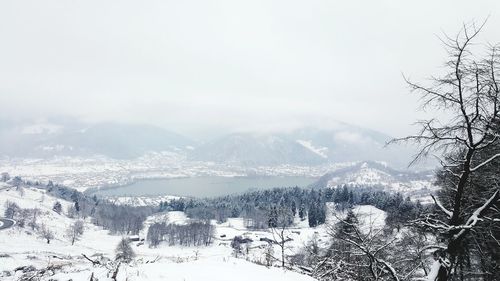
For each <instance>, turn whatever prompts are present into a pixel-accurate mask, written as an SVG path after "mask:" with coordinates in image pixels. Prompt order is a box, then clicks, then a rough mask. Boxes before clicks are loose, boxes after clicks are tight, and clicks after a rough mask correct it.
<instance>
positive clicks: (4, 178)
mask: <svg viewBox="0 0 500 281" xmlns="http://www.w3.org/2000/svg"><path fill="white" fill-rule="evenodd" d="M0 180H1V181H3V182H7V181H8V180H10V175H9V173H7V172H3V173H2V174H1V175H0Z"/></svg>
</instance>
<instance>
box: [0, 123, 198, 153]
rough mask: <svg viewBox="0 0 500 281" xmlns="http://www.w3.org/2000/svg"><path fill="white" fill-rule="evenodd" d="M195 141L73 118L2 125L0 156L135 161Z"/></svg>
mask: <svg viewBox="0 0 500 281" xmlns="http://www.w3.org/2000/svg"><path fill="white" fill-rule="evenodd" d="M191 145H194V142H193V141H191V140H189V139H188V138H186V137H183V136H180V135H178V134H176V133H172V132H169V131H167V130H164V129H162V128H158V127H154V126H149V125H128V124H118V123H97V124H85V123H81V122H78V121H75V120H73V119H63V120H61V119H58V120H57V121H55V120H44V121H37V122H18V123H14V122H5V121H4V122H0V156H10V157H46V156H54V155H65V156H91V155H96V154H99V155H104V156H108V157H111V158H117V159H124V158H135V157H139V156H142V155H144V153H146V152H148V151H174V150H182V149H185V148H186V147H189V146H191Z"/></svg>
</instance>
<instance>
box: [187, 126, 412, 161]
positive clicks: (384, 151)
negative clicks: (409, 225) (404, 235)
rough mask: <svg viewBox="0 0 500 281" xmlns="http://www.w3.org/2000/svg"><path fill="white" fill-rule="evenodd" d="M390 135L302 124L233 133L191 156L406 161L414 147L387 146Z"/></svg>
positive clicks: (250, 158) (345, 127) (248, 159)
mask: <svg viewBox="0 0 500 281" xmlns="http://www.w3.org/2000/svg"><path fill="white" fill-rule="evenodd" d="M391 139H392V138H391V137H390V136H388V135H384V134H382V133H380V132H376V131H373V130H368V129H363V128H359V127H355V126H351V125H348V124H339V125H338V126H337V127H336V128H334V129H329V130H322V129H316V128H303V129H298V130H295V131H292V132H289V133H269V134H258V133H239V134H231V135H228V136H224V137H221V138H218V139H216V140H214V141H211V142H208V143H205V144H203V145H201V146H198V147H197V148H196V149H195V150H194V151H193V152H192V153H191V154H190V157H191V158H192V159H195V160H203V161H216V162H228V163H240V164H244V165H251V166H252V165H275V164H299V165H300V164H302V165H316V164H325V163H339V162H357V161H364V160H372V161H385V162H389V163H391V165H394V166H398V167H399V166H405V165H407V164H408V162H409V161H410V158H411V155H412V154H413V151H412V150H411V149H408V148H404V147H400V146H391V147H385V144H386V142H387V141H389V140H391Z"/></svg>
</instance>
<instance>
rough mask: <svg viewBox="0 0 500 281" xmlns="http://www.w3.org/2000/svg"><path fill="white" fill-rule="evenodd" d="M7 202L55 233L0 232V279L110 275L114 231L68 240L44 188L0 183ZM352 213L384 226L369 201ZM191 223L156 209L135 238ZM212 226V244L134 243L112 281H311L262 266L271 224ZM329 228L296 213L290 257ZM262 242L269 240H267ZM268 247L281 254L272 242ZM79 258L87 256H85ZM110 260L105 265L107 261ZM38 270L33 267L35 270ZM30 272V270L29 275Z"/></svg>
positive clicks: (334, 216)
mask: <svg viewBox="0 0 500 281" xmlns="http://www.w3.org/2000/svg"><path fill="white" fill-rule="evenodd" d="M7 202H10V203H15V204H17V205H18V206H19V207H20V208H22V209H24V208H37V209H39V213H38V217H37V223H38V224H40V225H44V226H45V227H47V228H48V229H50V230H51V231H53V234H54V237H53V238H52V239H51V241H50V243H47V242H46V240H45V239H44V238H43V237H42V236H40V234H39V231H37V230H35V229H31V228H30V227H29V226H24V227H20V226H13V227H10V228H8V229H4V230H0V279H2V280H18V279H19V278H21V277H22V276H26V274H28V275H29V274H35V272H37V273H36V274H38V275H37V276H38V277H37V278H39V279H37V280H67V279H72V280H75V281H76V280H90V276H93V278H97V279H98V280H111V276H110V270H109V268H111V266H112V260H113V259H114V251H115V247H116V245H117V244H118V242H119V241H120V240H121V238H122V236H120V235H110V234H109V233H108V231H105V230H103V229H102V228H100V227H97V226H95V225H93V224H91V223H90V220H89V219H88V218H87V219H86V220H85V222H84V233H83V235H82V236H81V238H79V239H78V240H77V241H75V243H74V245H71V242H70V240H69V239H68V236H67V229H68V227H69V226H70V225H71V224H72V223H74V222H75V221H76V219H72V218H69V217H67V216H66V215H65V213H66V210H67V209H68V208H70V207H71V206H72V203H71V202H68V201H65V200H61V199H58V198H54V197H52V196H51V195H49V194H48V193H46V191H45V190H40V189H36V188H21V189H17V188H15V187H12V186H10V185H8V184H2V185H1V186H0V213H1V214H3V213H4V212H5V208H6V206H7ZM56 202H60V203H61V205H62V212H61V213H60V214H59V213H57V212H56V211H55V210H54V209H53V206H54V204H55V203H56ZM353 212H355V213H356V214H357V216H358V217H359V220H360V227H361V230H362V231H364V230H363V229H365V230H367V231H368V230H370V229H374V228H375V229H376V228H380V227H383V226H384V223H385V222H384V220H385V213H384V212H383V211H381V210H378V209H377V208H375V207H372V206H355V207H354V208H353ZM344 216H345V212H338V211H335V210H334V206H333V205H332V204H329V205H328V212H327V221H328V222H329V223H330V224H332V225H333V224H334V223H336V222H338V218H342V217H344ZM189 221H190V219H189V218H187V216H186V214H184V213H183V212H178V211H171V212H164V213H157V214H154V215H152V216H150V217H149V218H148V219H147V220H146V222H145V224H144V228H143V230H142V231H140V233H139V236H138V237H139V238H138V239H142V238H145V236H146V233H147V231H148V227H149V226H150V225H151V224H153V223H158V222H166V223H172V224H187V223H188V222H189ZM212 224H213V225H214V227H215V233H214V240H215V241H214V243H212V245H210V246H202V247H194V246H193V247H186V246H169V245H168V244H166V243H162V244H160V245H159V246H158V247H152V248H151V247H148V244H147V242H146V244H144V242H143V241H140V240H139V241H137V242H132V249H133V251H134V252H135V254H136V257H135V258H134V259H133V261H132V262H130V263H129V264H123V265H121V266H119V271H118V274H117V277H116V280H119V281H124V280H137V281H139V280H162V279H165V278H167V279H168V280H179V281H181V280H192V281H196V280H204V281H205V280H214V281H221V280H262V281H267V280H269V281H274V280H293V281H312V280H314V279H313V278H311V277H309V276H306V275H303V274H300V273H297V272H293V271H290V270H283V269H281V268H278V267H274V266H270V267H266V266H263V265H262V264H263V263H264V262H265V261H264V256H265V253H266V251H268V250H267V249H268V245H270V244H269V243H268V242H267V241H269V239H273V237H274V236H273V235H274V234H273V232H272V231H271V230H270V229H262V230H252V229H247V228H246V227H245V223H244V221H243V219H241V218H230V219H228V221H227V222H225V223H216V222H215V221H213V222H212ZM329 229H330V227H329V226H328V225H319V226H317V227H314V228H311V227H309V226H308V223H307V220H305V221H303V220H300V219H299V218H298V217H297V218H295V223H294V225H293V226H291V227H290V228H288V229H287V233H288V234H287V235H288V237H289V238H290V239H291V240H290V242H289V244H287V246H288V247H287V249H286V254H287V255H290V256H293V255H294V254H295V253H297V252H299V251H301V250H302V249H303V247H304V245H306V244H307V243H308V241H310V240H311V239H312V238H313V237H316V239H319V241H320V242H319V243H320V244H321V245H324V247H326V245H327V242H328V241H329V234H328V233H329ZM235 236H241V237H244V238H245V239H251V241H253V242H251V244H248V245H249V247H248V249H247V250H245V251H247V252H246V253H243V254H241V256H239V257H238V258H235V256H234V250H233V248H232V247H231V245H230V244H231V241H232V239H233V237H235ZM266 239H267V240H266ZM274 247H275V249H274V252H275V253H279V248H278V246H277V245H275V246H274ZM84 255H85V256H84ZM89 259H91V260H94V261H99V263H100V265H92V263H91V262H90V261H89ZM273 263H274V262H273ZM105 264H108V267H107V266H106V265H105ZM35 269H36V270H41V269H45V270H43V271H34V270H35ZM30 272H33V273H30Z"/></svg>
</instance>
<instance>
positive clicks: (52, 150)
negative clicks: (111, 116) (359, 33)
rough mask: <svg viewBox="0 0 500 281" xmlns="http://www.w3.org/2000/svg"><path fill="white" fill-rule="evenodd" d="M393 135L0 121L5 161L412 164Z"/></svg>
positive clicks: (343, 128)
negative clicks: (188, 133)
mask: <svg viewBox="0 0 500 281" xmlns="http://www.w3.org/2000/svg"><path fill="white" fill-rule="evenodd" d="M390 139H391V137H390V136H388V135H385V134H383V133H380V132H377V131H373V130H369V129H364V128H359V127H356V126H352V125H349V124H345V123H338V124H335V126H334V127H333V128H331V129H317V128H312V127H306V128H301V129H297V130H294V131H291V132H272V133H255V132H246V133H233V134H229V135H226V136H222V137H219V138H216V139H215V140H212V141H208V142H205V143H203V144H199V143H197V142H195V141H192V140H190V139H188V138H186V137H183V136H181V135H178V134H176V133H173V132H170V131H168V130H165V129H163V128H159V127H154V126H150V125H130V124H119V123H96V124H87V123H83V122H79V121H77V120H75V119H71V118H69V119H64V118H58V119H56V120H53V119H48V120H42V121H36V122H32V121H31V122H6V121H3V122H2V121H1V120H0V157H1V156H9V157H19V158H38V157H42V158H43V157H51V156H78V157H89V156H95V155H103V156H106V157H110V158H114V159H132V158H137V157H140V156H143V155H144V154H146V153H148V152H163V151H169V152H176V153H178V154H179V155H181V156H182V157H187V159H189V160H194V161H204V162H216V163H224V164H230V165H239V166H248V167H256V166H276V165H299V166H314V165H322V164H332V163H344V162H357V161H365V160H371V161H384V162H388V163H390V164H391V165H393V166H395V167H400V166H404V165H406V164H407V163H408V162H409V161H410V155H411V154H412V151H411V150H410V149H405V148H402V147H397V146H391V147H388V148H387V147H384V146H385V144H386V142H387V141H389V140H390Z"/></svg>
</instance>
